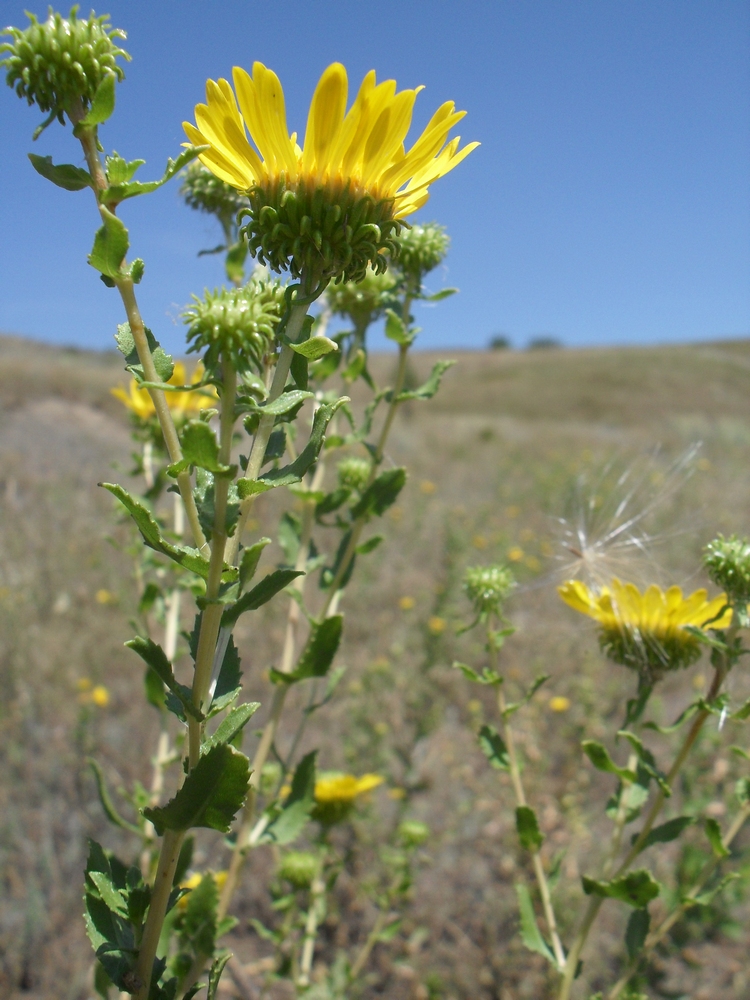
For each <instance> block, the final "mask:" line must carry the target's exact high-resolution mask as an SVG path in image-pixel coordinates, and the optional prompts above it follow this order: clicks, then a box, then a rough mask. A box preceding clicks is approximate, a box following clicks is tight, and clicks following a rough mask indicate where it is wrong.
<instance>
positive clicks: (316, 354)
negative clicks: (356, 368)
mask: <svg viewBox="0 0 750 1000" xmlns="http://www.w3.org/2000/svg"><path fill="white" fill-rule="evenodd" d="M289 346H290V347H291V349H292V350H293V351H294V353H295V354H299V355H300V356H301V357H303V358H306V359H307V361H317V360H318V358H322V357H323V356H324V355H326V354H330V353H331V351H338V349H339V345H338V344H337V343H336V341H335V340H331V339H330V338H329V337H324V336H322V335H321V334H318V335H317V336H315V337H310V338H309V339H308V340H303V341H302V342H301V343H299V344H290V345H289Z"/></svg>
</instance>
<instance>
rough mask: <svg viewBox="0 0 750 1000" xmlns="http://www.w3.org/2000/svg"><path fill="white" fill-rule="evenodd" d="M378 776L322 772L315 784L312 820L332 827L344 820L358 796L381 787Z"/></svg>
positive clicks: (380, 779) (381, 781) (381, 779)
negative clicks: (358, 776) (359, 776)
mask: <svg viewBox="0 0 750 1000" xmlns="http://www.w3.org/2000/svg"><path fill="white" fill-rule="evenodd" d="M382 783H383V778H382V777H381V776H380V775H379V774H363V775H362V777H361V778H357V777H355V776H354V775H353V774H342V773H341V772H339V771H328V772H326V771H324V772H323V773H322V774H321V775H320V777H319V778H318V780H317V781H316V782H315V806H314V808H313V811H312V813H311V815H312V818H313V819H315V820H318V822H319V823H322V824H323V825H324V826H333V824H334V823H340V822H342V820H344V819H346V818H347V816H348V815H349V814H350V812H351V811H352V809H353V808H354V803H355V802H356V800H357V799H358V798H359V796H360V795H364V794H365V793H366V792H370V791H372V789H373V788H377V787H378V785H382Z"/></svg>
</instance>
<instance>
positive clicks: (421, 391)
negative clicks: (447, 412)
mask: <svg viewBox="0 0 750 1000" xmlns="http://www.w3.org/2000/svg"><path fill="white" fill-rule="evenodd" d="M455 363H456V362H455V361H437V362H436V363H435V364H434V365H433V366H432V372H431V373H430V376H429V378H428V379H427V381H426V382H423V383H422V385H420V386H419V387H418V388H417V389H405V390H404V391H403V392H400V393H399V394H398V396H396V402H397V403H405V402H406V401H407V400H409V399H432V397H433V396H434V395H435V393H436V392H437V391H438V389H439V388H440V382H441V380H442V378H443V375H444V374H445V373H446V372H447V371H448V369H449V368H452V367H453V365H455ZM389 396H390V394H389ZM389 396H386V399H388V401H389V402H390V399H389Z"/></svg>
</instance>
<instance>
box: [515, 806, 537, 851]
mask: <svg viewBox="0 0 750 1000" xmlns="http://www.w3.org/2000/svg"><path fill="white" fill-rule="evenodd" d="M516 830H517V832H518V839H519V840H520V841H521V847H523V848H524V849H525V850H527V851H531V852H532V853H533V852H535V851H538V850H539V848H540V847H541V845H542V841H543V840H544V835H543V834H542V831H541V830H540V829H539V823H538V822H537V818H536V813H535V812H534V810H533V809H532V808H531V807H530V806H518V808H517V809H516Z"/></svg>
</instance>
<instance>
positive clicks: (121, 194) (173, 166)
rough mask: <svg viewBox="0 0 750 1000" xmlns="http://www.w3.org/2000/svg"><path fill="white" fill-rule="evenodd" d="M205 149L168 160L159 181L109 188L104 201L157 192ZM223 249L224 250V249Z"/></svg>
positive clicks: (104, 194)
mask: <svg viewBox="0 0 750 1000" xmlns="http://www.w3.org/2000/svg"><path fill="white" fill-rule="evenodd" d="M204 149H208V146H192V147H191V148H189V149H185V150H183V151H182V152H181V153H180V155H179V156H178V157H177V159H176V160H173V159H171V157H170V159H168V160H167V165H166V167H165V169H164V173H163V174H162V176H161V177H160V178H159V180H158V181H130V182H125V183H122V184H111V185H110V186H109V188H108V189H107V190H106V191H104V192H103V193H102V195H101V198H102V201H104V202H105V203H107V204H111V203H114V202H121V201H125V200H126V199H127V198H135V197H137V196H138V195H142V194H150V193H151V192H152V191H156V189H157V188H160V187H161V186H162V185H163V184H166V183H167V181H169V180H171V179H172V178H173V177H174V176H175V174H178V173H179V172H180V170H182V168H183V167H185V166H187V164H188V163H190V162H191V160H194V159H195V158H196V156H198V154H199V153H200V152H202V151H203V150H204ZM222 249H224V248H223V247H222Z"/></svg>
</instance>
